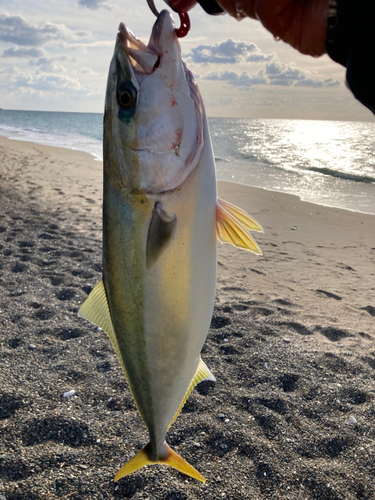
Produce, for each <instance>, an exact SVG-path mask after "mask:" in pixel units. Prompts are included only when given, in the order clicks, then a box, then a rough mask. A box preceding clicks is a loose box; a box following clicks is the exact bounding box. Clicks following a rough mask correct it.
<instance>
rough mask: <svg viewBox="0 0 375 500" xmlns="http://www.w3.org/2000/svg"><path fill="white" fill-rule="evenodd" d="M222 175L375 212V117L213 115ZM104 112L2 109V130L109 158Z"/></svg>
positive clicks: (221, 177)
mask: <svg viewBox="0 0 375 500" xmlns="http://www.w3.org/2000/svg"><path fill="white" fill-rule="evenodd" d="M208 121H209V126H210V130H211V137H212V143H213V147H214V152H215V159H216V167H217V176H218V179H219V180H225V181H231V182H236V183H239V184H245V185H249V186H256V187H260V188H264V189H268V190H271V191H281V192H284V193H290V194H294V195H297V196H299V197H300V198H301V199H302V200H304V201H309V202H312V203H316V204H320V205H326V206H331V207H338V208H345V209H347V210H353V211H356V212H365V213H371V214H374V215H375V143H374V132H375V123H372V122H371V123H369V122H345V121H320V120H281V119H235V118H209V120H208ZM102 122H103V115H102V114H101V113H59V112H42V111H12V110H0V135H3V136H6V137H8V138H10V139H14V140H22V141H29V142H35V143H38V144H46V145H49V146H58V147H63V148H68V149H75V150H79V151H85V152H87V153H90V154H92V155H93V156H94V157H95V158H96V159H98V160H101V159H102V142H101V141H102V134H103V124H102Z"/></svg>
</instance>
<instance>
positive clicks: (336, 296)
mask: <svg viewBox="0 0 375 500" xmlns="http://www.w3.org/2000/svg"><path fill="white" fill-rule="evenodd" d="M316 292H317V293H322V294H323V295H325V296H326V297H328V298H330V299H335V300H342V297H340V296H339V295H336V294H334V293H331V292H326V291H325V290H316Z"/></svg>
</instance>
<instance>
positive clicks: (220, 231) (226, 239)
mask: <svg viewBox="0 0 375 500" xmlns="http://www.w3.org/2000/svg"><path fill="white" fill-rule="evenodd" d="M248 231H262V232H263V229H262V227H261V226H260V225H259V224H258V223H257V221H256V220H255V219H253V218H252V217H251V216H250V215H249V214H247V213H246V212H244V211H243V210H241V209H240V208H238V207H236V206H235V205H232V204H231V203H228V202H227V201H224V200H221V199H218V201H217V205H216V236H217V239H218V240H219V241H220V242H221V243H230V244H231V245H233V246H235V247H238V248H243V249H244V250H249V251H250V252H254V253H256V254H258V255H262V251H261V249H260V248H259V247H258V245H257V243H256V242H255V240H254V239H253V237H252V236H251V235H250V234H249V233H248Z"/></svg>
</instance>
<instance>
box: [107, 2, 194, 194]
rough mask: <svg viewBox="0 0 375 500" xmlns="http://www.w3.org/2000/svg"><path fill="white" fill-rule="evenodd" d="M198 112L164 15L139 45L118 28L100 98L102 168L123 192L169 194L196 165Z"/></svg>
mask: <svg viewBox="0 0 375 500" xmlns="http://www.w3.org/2000/svg"><path fill="white" fill-rule="evenodd" d="M203 113H204V110H203V105H202V101H201V97H200V94H199V91H198V88H197V86H196V84H195V82H194V78H193V76H192V74H191V72H190V71H189V70H188V68H187V66H186V64H185V63H184V61H183V60H182V57H181V49H180V44H179V41H178V38H177V35H176V31H175V26H174V22H173V19H172V17H171V15H170V14H169V12H168V11H166V10H164V11H162V12H161V13H160V14H159V16H158V18H157V20H156V22H155V24H154V26H153V29H152V34H151V37H150V40H149V43H148V45H147V46H146V45H145V44H144V43H143V42H142V41H140V40H138V39H137V38H136V37H135V36H134V35H133V33H132V32H131V31H130V30H129V29H128V28H127V27H126V26H125V25H124V24H122V23H121V24H120V27H119V32H118V35H117V40H116V46H115V52H114V56H113V59H112V62H111V66H110V70H109V75H108V84H107V93H106V104H105V118H104V162H105V165H104V168H105V170H106V169H110V170H111V172H110V173H109V174H112V175H113V176H115V177H117V178H118V180H120V182H121V184H122V185H123V186H124V187H125V188H126V189H128V190H129V191H130V192H138V193H152V194H156V193H162V192H165V191H170V190H172V189H175V188H176V187H178V186H179V185H181V184H182V183H183V182H184V181H185V179H186V178H187V177H188V175H189V174H190V173H191V172H192V170H193V169H194V168H195V167H196V166H197V164H198V162H199V158H200V155H201V152H202V149H203ZM106 160H107V161H106Z"/></svg>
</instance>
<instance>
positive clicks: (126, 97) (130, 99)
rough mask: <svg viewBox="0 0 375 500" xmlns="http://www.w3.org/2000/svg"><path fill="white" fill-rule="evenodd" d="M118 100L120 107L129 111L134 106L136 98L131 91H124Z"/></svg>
mask: <svg viewBox="0 0 375 500" xmlns="http://www.w3.org/2000/svg"><path fill="white" fill-rule="evenodd" d="M117 100H118V103H119V105H120V106H122V107H123V108H125V109H129V108H132V107H133V105H134V101H135V96H134V95H132V93H131V92H130V91H129V90H123V91H122V92H120V93H119V94H118V96H117Z"/></svg>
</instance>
